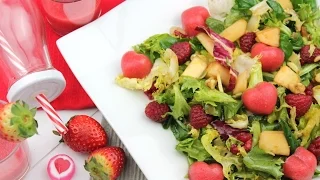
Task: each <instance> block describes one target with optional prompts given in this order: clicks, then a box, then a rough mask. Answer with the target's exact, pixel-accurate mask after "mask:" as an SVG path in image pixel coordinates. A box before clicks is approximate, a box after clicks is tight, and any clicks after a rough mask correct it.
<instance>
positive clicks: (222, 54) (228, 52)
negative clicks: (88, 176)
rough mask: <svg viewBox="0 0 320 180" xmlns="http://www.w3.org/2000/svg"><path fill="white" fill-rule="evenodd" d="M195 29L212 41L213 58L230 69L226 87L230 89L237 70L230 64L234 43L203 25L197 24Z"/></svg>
mask: <svg viewBox="0 0 320 180" xmlns="http://www.w3.org/2000/svg"><path fill="white" fill-rule="evenodd" d="M196 30H198V31H200V32H204V33H206V34H207V35H208V36H209V37H210V38H211V39H212V40H213V41H214V49H213V56H214V59H215V60H216V61H217V62H219V63H220V64H221V65H222V66H224V67H226V68H228V69H229V70H230V75H231V76H230V80H229V86H228V87H226V89H225V90H226V91H232V90H233V89H234V87H235V84H236V80H237V76H238V72H237V71H236V70H234V69H233V68H232V67H231V66H230V65H231V63H232V62H233V58H232V54H233V51H234V50H235V48H236V47H235V45H234V44H233V42H231V41H229V40H228V39H226V38H224V37H221V36H220V35H219V34H217V33H215V32H214V31H212V30H211V29H210V28H208V27H205V26H198V27H197V28H196Z"/></svg>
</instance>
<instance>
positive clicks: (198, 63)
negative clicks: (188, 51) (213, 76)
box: [182, 55, 208, 78]
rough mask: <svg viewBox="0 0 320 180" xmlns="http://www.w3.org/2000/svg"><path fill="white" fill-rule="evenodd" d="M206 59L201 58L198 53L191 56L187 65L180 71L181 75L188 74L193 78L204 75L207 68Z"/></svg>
mask: <svg viewBox="0 0 320 180" xmlns="http://www.w3.org/2000/svg"><path fill="white" fill-rule="evenodd" d="M207 65H208V64H207V61H206V59H204V58H201V57H200V56H199V55H196V56H193V57H192V58H191V62H190V64H189V65H188V67H187V68H186V69H185V70H184V72H183V73H182V76H190V77H194V78H200V77H203V76H204V73H205V71H206V69H207Z"/></svg>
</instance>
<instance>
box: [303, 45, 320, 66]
mask: <svg viewBox="0 0 320 180" xmlns="http://www.w3.org/2000/svg"><path fill="white" fill-rule="evenodd" d="M309 49H310V45H306V46H303V47H302V48H301V50H300V63H301V65H304V64H309V63H314V59H315V58H316V57H317V56H320V49H319V48H315V50H314V51H313V54H312V56H310V53H309Z"/></svg>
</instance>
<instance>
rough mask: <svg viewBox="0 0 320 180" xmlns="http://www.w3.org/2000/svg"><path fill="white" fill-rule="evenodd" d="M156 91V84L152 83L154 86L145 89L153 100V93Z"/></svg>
mask: <svg viewBox="0 0 320 180" xmlns="http://www.w3.org/2000/svg"><path fill="white" fill-rule="evenodd" d="M156 91H157V88H156V87H155V86H154V84H152V86H151V88H150V89H149V90H147V91H144V94H145V95H147V96H148V98H149V99H150V100H152V99H153V96H152V93H154V92H156Z"/></svg>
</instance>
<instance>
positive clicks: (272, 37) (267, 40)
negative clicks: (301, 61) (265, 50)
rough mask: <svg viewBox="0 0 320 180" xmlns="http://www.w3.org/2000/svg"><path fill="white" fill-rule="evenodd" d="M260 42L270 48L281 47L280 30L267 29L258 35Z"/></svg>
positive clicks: (275, 28)
mask: <svg viewBox="0 0 320 180" xmlns="http://www.w3.org/2000/svg"><path fill="white" fill-rule="evenodd" d="M256 35H257V38H256V40H257V41H258V42H262V43H264V44H267V45H269V46H273V47H279V43H280V29H279V28H277V27H272V28H269V27H267V28H265V29H263V30H261V31H258V32H257V33H256Z"/></svg>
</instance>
